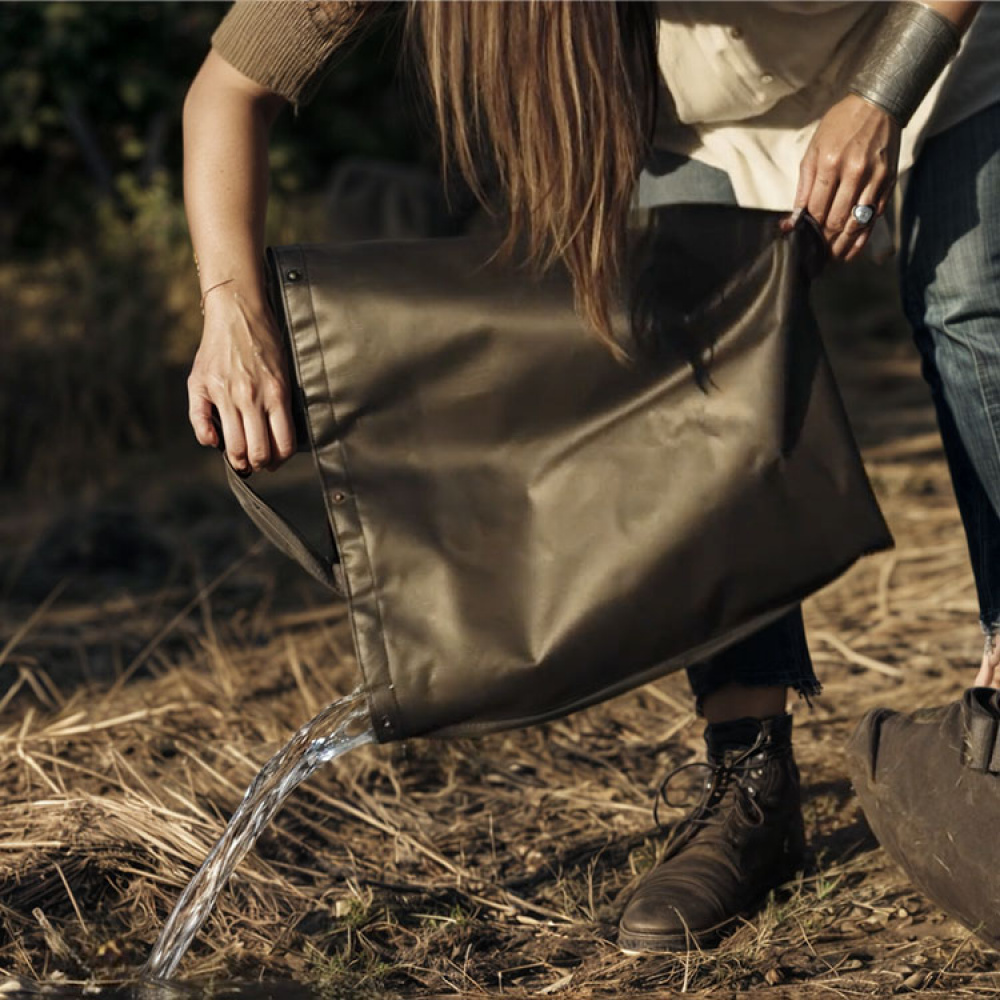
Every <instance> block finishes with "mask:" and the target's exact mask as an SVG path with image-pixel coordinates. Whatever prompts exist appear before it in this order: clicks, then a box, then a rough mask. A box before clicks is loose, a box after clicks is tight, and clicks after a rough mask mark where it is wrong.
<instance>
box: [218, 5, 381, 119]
mask: <svg viewBox="0 0 1000 1000" xmlns="http://www.w3.org/2000/svg"><path fill="white" fill-rule="evenodd" d="M382 6H383V4H380V3H371V2H365V0H237V2H236V3H234V4H233V6H232V7H230V9H229V11H228V12H227V14H226V16H225V17H224V18H223V19H222V21H221V23H220V24H219V26H218V28H216V29H215V32H214V34H213V35H212V48H213V49H215V51H216V52H217V53H218V54H219V55H220V56H222V58H223V59H225V60H226V62H228V63H229V64H230V65H231V66H234V67H235V68H236V69H238V70H239V71H240V72H241V73H242V74H243V75H244V76H248V77H249V78H250V79H251V80H253V81H254V82H256V83H259V84H260V85H261V86H262V87H266V88H267V89H268V90H270V91H273V92H274V93H276V94H279V95H280V96H282V97H284V98H285V100H287V101H291V103H292V104H296V105H299V104H306V103H308V102H309V101H310V100H311V99H312V97H313V96H314V94H315V93H316V90H317V89H318V87H319V84H320V83H321V81H322V79H323V76H324V71H325V70H326V69H327V68H329V65H330V60H331V56H332V55H333V54H334V52H335V51H337V50H338V49H340V48H341V47H342V46H343V45H344V43H345V42H347V41H348V39H351V40H356V38H357V37H358V35H359V30H358V29H360V28H361V27H362V25H367V23H370V21H371V19H372V18H371V15H372V14H373V12H375V11H376V10H377V9H378V8H380V7H382Z"/></svg>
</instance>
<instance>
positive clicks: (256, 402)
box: [187, 284, 295, 472]
mask: <svg viewBox="0 0 1000 1000" xmlns="http://www.w3.org/2000/svg"><path fill="white" fill-rule="evenodd" d="M204 306H205V326H204V329H203V331H202V337H201V345H200V347H199V348H198V353H197V354H196V355H195V359H194V364H193V366H192V368H191V374H190V375H189V376H188V383H187V384H188V404H189V405H188V416H189V418H190V420H191V426H192V427H193V428H194V433H195V436H196V437H197V439H198V441H199V443H201V444H203V445H205V446H206V447H215V448H218V447H219V446H220V445H221V442H220V441H219V436H218V432H217V431H216V428H215V426H214V424H213V420H212V417H213V412H212V410H213V407H214V408H215V410H217V411H218V415H219V420H220V422H221V424H222V435H223V439H224V441H225V450H226V456H227V458H228V459H229V462H230V464H231V465H232V467H233V468H234V469H235V470H236V471H237V472H249V471H250V470H259V469H276V468H277V467H278V466H279V465H280V464H281V463H282V462H284V461H286V460H287V459H288V458H290V457H291V456H292V455H293V454H294V453H295V429H294V424H293V422H292V414H291V405H290V400H291V394H290V389H289V380H288V360H287V358H286V352H285V349H284V344H283V341H282V337H281V334H280V332H279V330H278V327H277V324H276V323H275V320H274V317H273V316H272V314H271V311H270V309H269V308H268V306H267V304H266V302H265V301H264V299H263V298H262V297H261V296H258V295H254V296H252V297H248V296H245V295H244V294H242V293H241V291H240V289H239V287H237V286H236V285H235V284H227V285H224V286H222V287H220V288H218V289H216V290H214V291H213V292H212V294H211V295H208V296H206V298H205V301H204Z"/></svg>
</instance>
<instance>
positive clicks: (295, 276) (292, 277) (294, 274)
mask: <svg viewBox="0 0 1000 1000" xmlns="http://www.w3.org/2000/svg"><path fill="white" fill-rule="evenodd" d="M301 278H302V272H301V271H295V270H291V271H286V272H285V279H286V280H287V281H299V280H300V279H301Z"/></svg>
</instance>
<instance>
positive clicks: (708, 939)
mask: <svg viewBox="0 0 1000 1000" xmlns="http://www.w3.org/2000/svg"><path fill="white" fill-rule="evenodd" d="M737 920H738V918H736V917H734V918H733V919H732V920H728V921H726V923H724V924H719V925H718V926H716V927H710V928H708V929H707V930H704V931H698V932H695V931H688V932H686V933H679V934H678V933H675V934H640V933H633V932H631V931H626V930H621V929H619V931H618V950H619V951H621V952H622V953H623V954H625V955H666V954H671V953H673V952H678V951H701V950H702V949H705V948H714V947H715V946H716V945H717V944H718V943H719V942H720V941H721V940H722V938H723V937H725V935H726V932H727V931H729V930H735V929H736V928H735V924H736V923H737Z"/></svg>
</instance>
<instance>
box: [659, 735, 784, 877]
mask: <svg viewBox="0 0 1000 1000" xmlns="http://www.w3.org/2000/svg"><path fill="white" fill-rule="evenodd" d="M766 742H767V736H766V734H765V733H764V732H763V731H762V732H761V733H759V734H758V736H757V739H756V740H755V741H754V743H753V745H752V746H749V747H747V748H746V749H744V750H741V751H740V752H739V753H737V754H735V755H733V754H731V753H730V752H728V751H727V752H726V753H724V754H723V756H722V759H721V760H719V761H715V762H713V763H709V762H706V761H692V762H690V763H688V764H681V765H680V766H679V767H675V768H673V770H671V771H669V772H668V773H667V774H666V775H665V776H664V778H663V780H662V781H661V782H660V784H659V787H658V788H657V790H656V796H655V798H654V800H653V821H654V822H655V823H656V826H657V828H658V829H660V830H665V829H666V824H664V823H663V822H662V821H661V819H660V805H661V803H662V804H663V805H664V806H667V807H668V808H671V809H683V808H685V807H686V806H687V805H688V803H687V802H673V801H671V799H670V794H669V791H670V783H671V782H672V781H674V780H675V779H676V778H677V776H678V775H680V774H682V773H684V772H685V771H697V770H702V771H705V772H707V773H706V778H705V781H704V782H702V785H701V795H700V797H699V799H698V802H697V803H696V804H695V806H694V808H693V809H692V810H691V812H690V813H688V815H687V816H686V817H684V819H682V820H681V821H680V822H679V823H677V824H676V825H675V826H674V827H673V830H672V831H671V836H670V840H669V842H668V845H667V851H666V855H665V857H669V856H670V855H672V854H674V853H676V851H678V850H679V849H680V848H681V847H682V846H683V845H684V844H687V843H688V842H689V841H690V840H692V839H693V838H694V836H695V835H696V834H697V833H698V832H699V831H701V830H703V829H704V828H705V827H707V826H709V825H710V824H711V823H712V821H713V820H714V819H716V818H717V817H720V815H721V811H720V809H719V806H720V804H721V803H722V801H723V800H724V799H725V797H726V794H727V792H729V791H732V792H733V794H734V795H735V797H736V803H737V808H738V809H739V812H740V815H741V816H742V817H743V819H744V820H745V822H747V823H748V824H750V825H751V826H760V824H761V823H763V822H764V811H763V810H762V809H761V807H760V804H759V803H758V802H757V799H756V797H755V795H754V792H753V789H752V786H749V785H748V782H747V778H748V777H749V775H750V772H751V771H752V770H753V769H754V768H753V765H752V764H751V758H752V757H753V756H754V755H755V754H757V753H759V752H760V751H761V750H762V749H763V747H764V745H765V744H766Z"/></svg>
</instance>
